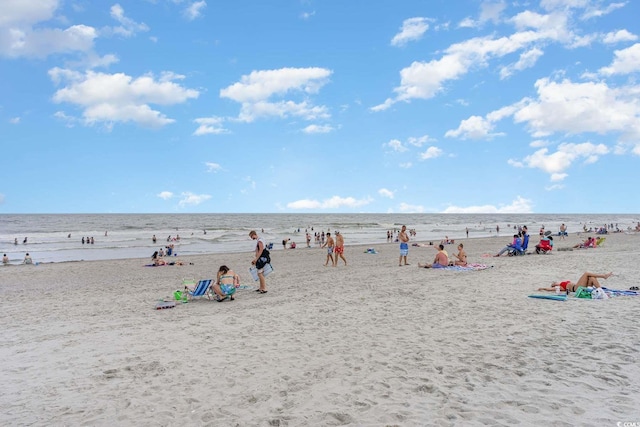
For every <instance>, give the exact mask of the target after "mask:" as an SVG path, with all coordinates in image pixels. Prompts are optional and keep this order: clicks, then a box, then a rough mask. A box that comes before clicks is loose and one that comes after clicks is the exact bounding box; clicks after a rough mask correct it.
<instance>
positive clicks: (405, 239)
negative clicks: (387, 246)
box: [398, 225, 409, 267]
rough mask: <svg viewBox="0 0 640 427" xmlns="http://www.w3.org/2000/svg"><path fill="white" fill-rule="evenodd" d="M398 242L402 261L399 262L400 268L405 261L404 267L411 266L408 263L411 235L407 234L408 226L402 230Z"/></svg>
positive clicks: (404, 226)
mask: <svg viewBox="0 0 640 427" xmlns="http://www.w3.org/2000/svg"><path fill="white" fill-rule="evenodd" d="M398 240H399V241H400V259H399V260H398V266H399V267H400V266H402V261H403V260H404V265H409V263H407V256H408V255H409V235H408V234H407V226H406V225H403V226H402V229H400V233H398Z"/></svg>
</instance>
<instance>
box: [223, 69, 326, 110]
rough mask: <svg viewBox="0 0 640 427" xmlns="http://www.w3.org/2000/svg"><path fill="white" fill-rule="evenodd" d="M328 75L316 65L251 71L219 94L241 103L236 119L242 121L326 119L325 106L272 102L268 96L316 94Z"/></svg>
mask: <svg viewBox="0 0 640 427" xmlns="http://www.w3.org/2000/svg"><path fill="white" fill-rule="evenodd" d="M331 74H332V72H331V70H327V69H324V68H317V67H312V68H281V69H278V70H263V71H253V72H251V74H249V75H244V76H242V78H241V79H240V82H237V83H234V84H232V85H231V86H228V87H226V88H224V89H221V90H220V97H222V98H228V99H231V100H233V101H236V102H239V103H240V104H241V111H240V114H239V116H238V119H239V120H240V121H244V122H252V121H253V120H255V119H257V118H261V117H281V118H286V117H290V116H294V117H301V118H303V119H305V120H315V119H328V118H329V117H330V115H329V113H328V110H327V108H326V107H325V106H315V105H313V104H311V103H310V102H308V101H307V100H304V101H302V102H294V101H291V100H282V101H276V102H273V101H269V99H270V98H272V97H276V96H279V97H282V96H285V95H293V94H302V95H305V96H308V95H313V94H316V93H318V92H319V90H320V89H321V88H322V86H324V85H325V84H326V83H327V82H328V78H329V76H330V75H331Z"/></svg>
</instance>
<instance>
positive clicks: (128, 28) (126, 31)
mask: <svg viewBox="0 0 640 427" xmlns="http://www.w3.org/2000/svg"><path fill="white" fill-rule="evenodd" d="M111 17H112V18H113V19H115V20H116V21H118V22H119V23H120V26H119V27H112V28H111V27H107V28H105V29H104V30H103V31H104V32H107V33H113V34H117V35H119V36H123V37H131V36H134V35H135V34H136V33H138V32H141V31H149V27H148V26H147V25H146V24H144V23H137V22H135V21H134V20H133V19H131V18H127V17H126V16H125V15H124V9H123V8H122V6H120V5H119V4H117V3H116V4H114V5H113V6H111Z"/></svg>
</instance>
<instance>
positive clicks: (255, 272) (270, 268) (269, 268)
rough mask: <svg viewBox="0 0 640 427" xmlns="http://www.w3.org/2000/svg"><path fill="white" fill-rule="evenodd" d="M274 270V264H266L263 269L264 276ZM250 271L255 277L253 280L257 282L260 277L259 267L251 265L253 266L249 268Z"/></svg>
mask: <svg viewBox="0 0 640 427" xmlns="http://www.w3.org/2000/svg"><path fill="white" fill-rule="evenodd" d="M272 272H273V266H272V265H271V264H270V263H269V264H265V265H264V268H263V269H262V275H263V276H264V277H267V276H268V275H269V274H271V273H272ZM249 273H251V277H253V280H254V281H255V282H257V281H258V279H259V277H258V269H257V268H256V267H251V268H249Z"/></svg>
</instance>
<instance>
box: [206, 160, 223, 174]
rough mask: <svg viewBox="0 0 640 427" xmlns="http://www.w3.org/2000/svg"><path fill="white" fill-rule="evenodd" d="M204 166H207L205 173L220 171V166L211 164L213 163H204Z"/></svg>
mask: <svg viewBox="0 0 640 427" xmlns="http://www.w3.org/2000/svg"><path fill="white" fill-rule="evenodd" d="M205 165H206V166H207V172H214V173H215V172H218V171H219V170H222V166H220V165H219V164H218V163H213V162H205Z"/></svg>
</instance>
